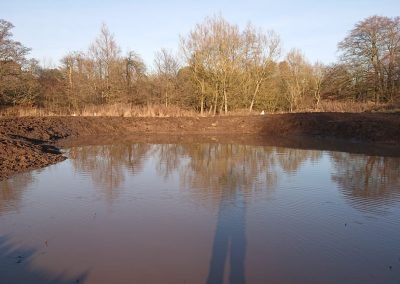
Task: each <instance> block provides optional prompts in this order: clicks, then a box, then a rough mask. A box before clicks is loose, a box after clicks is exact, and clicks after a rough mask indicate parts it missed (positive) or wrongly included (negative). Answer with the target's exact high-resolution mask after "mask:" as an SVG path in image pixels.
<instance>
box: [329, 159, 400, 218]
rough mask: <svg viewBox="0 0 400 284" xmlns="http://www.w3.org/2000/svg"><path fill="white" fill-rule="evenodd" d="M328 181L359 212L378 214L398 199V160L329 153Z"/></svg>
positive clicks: (399, 193)
mask: <svg viewBox="0 0 400 284" xmlns="http://www.w3.org/2000/svg"><path fill="white" fill-rule="evenodd" d="M331 160H332V164H333V168H334V172H333V173H332V180H333V181H334V182H336V183H337V185H338V186H339V188H340V189H341V190H342V191H343V193H344V195H345V196H346V197H347V198H346V199H347V200H349V201H350V202H351V204H352V205H353V206H354V207H356V208H358V209H361V210H365V211H371V212H381V211H382V209H380V207H384V206H385V205H387V203H388V202H395V201H397V200H399V198H400V159H399V158H390V157H376V156H365V155H358V154H350V153H339V152H332V153H331Z"/></svg>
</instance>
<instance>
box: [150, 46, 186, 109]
mask: <svg viewBox="0 0 400 284" xmlns="http://www.w3.org/2000/svg"><path fill="white" fill-rule="evenodd" d="M154 64H155V67H156V72H157V75H158V78H159V79H160V81H161V88H162V91H163V93H164V104H165V106H166V107H168V103H169V100H170V97H171V96H172V94H173V92H174V89H175V82H176V79H177V76H178V71H179V69H180V64H179V61H178V59H177V58H176V56H174V55H173V54H172V52H171V51H168V50H167V49H164V48H163V49H161V50H160V51H159V52H157V53H156V55H155V59H154Z"/></svg>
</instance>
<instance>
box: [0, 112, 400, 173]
mask: <svg viewBox="0 0 400 284" xmlns="http://www.w3.org/2000/svg"><path fill="white" fill-rule="evenodd" d="M129 135H131V136H134V137H135V138H134V139H136V140H138V141H143V142H153V143H156V142H158V143H166V141H171V139H175V142H180V141H186V143H196V142H220V143H221V142H222V143H235V142H238V143H249V144H254V143H256V144H262V145H275V144H280V145H281V146H285V147H286V146H293V147H298V148H310V147H311V148H315V149H333V150H335V149H337V150H341V151H354V152H358V151H359V150H358V149H359V148H360V146H359V145H360V143H362V144H366V145H368V147H369V149H370V151H371V153H372V154H374V151H375V150H376V149H386V150H385V151H386V152H385V153H388V155H392V154H393V155H396V156H397V155H400V154H399V152H400V114H398V113H397V114H396V113H393V114H389V113H296V114H274V115H265V116H240V117H239V116H219V117H179V118H176V117H174V118H172V117H170V118H139V117H135V118H123V117H22V118H20V117H18V118H17V117H15V118H0V180H2V179H6V178H8V177H10V176H11V175H13V174H15V173H18V172H21V171H27V170H31V169H36V168H40V167H44V166H47V165H50V164H54V163H57V162H59V161H62V160H64V159H66V158H65V157H64V156H63V154H62V153H61V152H60V150H59V148H58V147H60V146H61V147H69V146H71V145H76V144H77V143H78V144H81V145H83V144H85V143H92V142H93V137H103V138H101V139H99V138H97V143H107V138H105V137H110V136H112V137H113V138H112V139H111V142H108V143H112V141H117V140H118V139H123V137H127V136H129ZM89 137H91V138H90V139H89ZM173 137H175V138H173ZM276 137H280V139H276ZM321 139H322V140H321ZM95 140H96V139H95ZM108 140H110V139H109V138H108ZM77 141H80V142H77ZM90 141H92V142H90ZM154 141H156V142H154ZM173 141H174V140H173ZM327 143H328V146H326V147H325V146H321V145H322V144H324V145H327ZM329 144H330V146H329ZM376 154H381V152H379V151H378V152H377V153H376Z"/></svg>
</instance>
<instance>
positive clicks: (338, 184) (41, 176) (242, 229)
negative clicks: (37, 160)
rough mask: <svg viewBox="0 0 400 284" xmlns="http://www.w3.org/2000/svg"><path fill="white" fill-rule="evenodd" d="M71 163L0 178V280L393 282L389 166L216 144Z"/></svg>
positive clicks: (138, 148) (125, 149) (398, 182)
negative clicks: (2, 179) (1, 180)
mask: <svg viewBox="0 0 400 284" xmlns="http://www.w3.org/2000/svg"><path fill="white" fill-rule="evenodd" d="M68 155H69V156H70V157H71V159H68V160H66V161H64V162H61V163H59V164H56V165H53V166H50V167H48V168H45V169H42V170H38V171H33V172H30V173H24V174H20V175H17V176H15V177H14V178H12V179H10V180H7V181H4V182H2V183H1V184H0V185H1V194H0V236H1V239H0V279H7V280H8V281H9V282H7V283H13V282H12V281H14V283H18V282H16V281H17V280H18V279H20V281H22V280H21V279H23V281H28V280H29V281H30V283H64V282H68V281H70V280H71V279H72V280H71V281H76V280H80V281H81V280H82V281H83V280H85V282H84V283H113V282H114V283H115V282H118V280H121V281H122V282H123V281H124V280H125V279H129V280H130V281H136V282H137V283H145V281H148V283H183V282H184V281H186V282H187V283H222V279H225V280H226V281H228V282H229V283H265V282H266V279H268V280H270V281H272V282H273V283H293V282H296V283H322V282H324V283H339V282H342V283H349V282H351V283H361V282H362V283H398V280H399V277H400V247H399V246H398V243H400V218H399V217H400V206H399V200H400V199H399V197H400V159H398V158H387V157H386V158H383V157H368V156H365V155H356V154H348V153H339V152H329V151H313V150H297V149H289V148H276V147H255V146H243V145H222V144H195V145H193V144H190V145H189V144H187V145H185V144H182V145H177V144H170V145H166V144H164V145H151V144H126V145H125V144H120V145H109V146H87V147H77V148H72V149H70V150H68ZM377 180H378V182H377ZM362 185H366V188H368V190H366V188H363V187H362ZM372 187H373V188H372ZM19 257H21V258H22V259H23V265H20V264H21V263H17V262H18V261H19ZM21 262H22V261H21ZM18 265H20V266H18ZM232 267H233V268H234V269H233V270H232V269H231V268H232ZM10 271H11V272H10ZM6 272H7V273H6ZM17 274H18V275H19V276H20V277H22V278H18V277H17V278H13V277H14V276H15V275H17ZM327 275H329V277H328V278H329V279H327ZM1 276H2V277H1ZM35 277H36V278H35ZM26 279H28V280H26ZM54 279H57V281H58V282H57V281H56V282H55V281H53V280H54ZM229 279H231V280H229ZM51 281H53V282H51ZM396 281H397V282H396ZM228 282H226V283H228Z"/></svg>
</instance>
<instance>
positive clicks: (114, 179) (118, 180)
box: [69, 144, 150, 199]
mask: <svg viewBox="0 0 400 284" xmlns="http://www.w3.org/2000/svg"><path fill="white" fill-rule="evenodd" d="M149 149H150V145H148V144H116V145H103V146H85V147H76V148H72V149H70V151H69V157H70V158H71V160H72V165H73V167H74V168H75V170H77V171H78V172H80V173H85V174H90V175H91V177H92V180H93V183H94V184H95V185H96V186H98V187H100V188H102V189H104V190H105V192H106V193H107V195H108V198H109V199H113V198H114V195H115V190H114V189H116V188H118V187H120V186H121V185H122V184H123V182H124V181H125V173H124V171H125V170H128V171H129V172H130V173H131V174H136V173H137V172H140V171H141V170H142V168H143V165H144V160H145V157H146V154H147V152H148V151H149Z"/></svg>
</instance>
